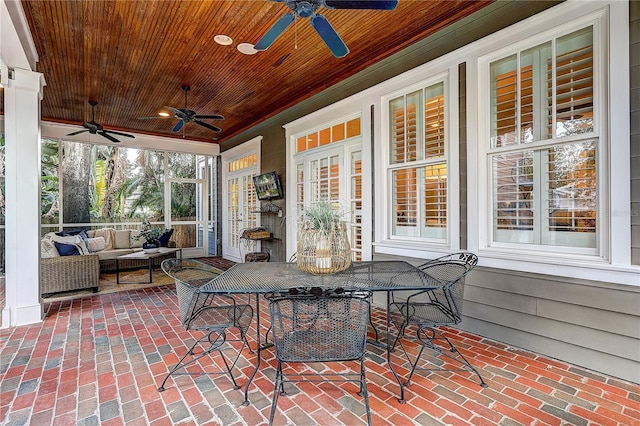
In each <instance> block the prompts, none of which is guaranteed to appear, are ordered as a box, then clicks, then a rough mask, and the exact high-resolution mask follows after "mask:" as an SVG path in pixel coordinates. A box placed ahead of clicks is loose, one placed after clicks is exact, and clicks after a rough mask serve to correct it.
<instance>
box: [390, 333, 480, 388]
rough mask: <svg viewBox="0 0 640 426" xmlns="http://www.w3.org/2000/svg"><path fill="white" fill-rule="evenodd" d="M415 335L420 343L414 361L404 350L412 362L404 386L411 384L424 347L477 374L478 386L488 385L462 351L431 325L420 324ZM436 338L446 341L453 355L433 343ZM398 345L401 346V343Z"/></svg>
mask: <svg viewBox="0 0 640 426" xmlns="http://www.w3.org/2000/svg"><path fill="white" fill-rule="evenodd" d="M416 337H417V338H418V341H419V342H420V343H421V347H420V352H418V356H417V357H416V359H415V362H413V363H412V362H411V360H410V359H409V356H408V354H407V352H406V350H405V351H404V352H405V356H407V359H409V363H410V364H412V367H411V372H410V373H409V377H408V378H407V382H406V383H405V386H407V387H409V386H410V385H411V377H412V376H413V373H414V372H415V371H416V370H417V369H418V368H417V366H418V362H419V361H420V357H421V356H422V353H423V352H424V350H425V349H430V350H432V351H434V352H436V353H438V355H443V356H446V357H447V358H449V359H451V360H453V361H456V362H457V363H459V364H461V365H462V368H463V369H464V370H467V371H471V372H473V373H475V374H476V375H477V376H478V379H479V380H480V386H482V387H483V388H486V387H488V385H487V384H486V383H485V381H484V379H483V378H482V376H481V375H480V373H479V372H478V370H476V368H475V367H474V366H473V365H471V363H470V362H469V361H468V360H467V359H466V358H465V357H464V355H462V353H460V351H458V349H457V348H456V347H455V346H454V345H453V343H451V341H450V340H449V339H448V338H447V337H446V336H445V335H444V334H442V333H441V332H439V331H437V330H435V329H433V328H431V327H426V326H422V327H420V328H418V331H416ZM437 338H440V339H442V340H444V341H445V342H447V345H448V346H449V352H453V353H454V355H449V354H448V353H446V352H445V351H443V349H442V348H441V347H440V346H437V345H436V344H435V343H434V341H435V340H436V339H437ZM400 345H401V346H402V343H401V344H400ZM403 349H404V347H403ZM456 355H457V356H456ZM421 370H446V369H435V368H434V369H430V368H423V369H421ZM454 371H458V370H454ZM460 371H461V370H460Z"/></svg>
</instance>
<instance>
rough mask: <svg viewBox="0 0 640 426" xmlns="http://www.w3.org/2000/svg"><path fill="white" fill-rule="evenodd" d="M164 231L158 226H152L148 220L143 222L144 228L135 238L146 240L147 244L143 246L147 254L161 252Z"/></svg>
mask: <svg viewBox="0 0 640 426" xmlns="http://www.w3.org/2000/svg"><path fill="white" fill-rule="evenodd" d="M161 235H162V231H161V230H160V228H158V227H157V226H153V227H152V226H151V223H149V221H148V220H147V219H145V220H143V221H142V228H141V229H140V233H139V234H138V235H137V236H135V237H133V238H134V239H136V240H139V239H140V238H144V240H145V242H144V243H143V244H142V249H143V250H144V251H145V253H156V252H158V251H159V250H160V240H159V238H160V236H161Z"/></svg>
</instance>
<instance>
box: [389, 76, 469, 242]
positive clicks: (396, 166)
mask: <svg viewBox="0 0 640 426" xmlns="http://www.w3.org/2000/svg"><path fill="white" fill-rule="evenodd" d="M455 75H457V73H456V74H455ZM439 83H442V84H443V91H444V99H445V103H444V110H445V141H444V145H445V146H444V149H445V154H444V159H443V160H441V161H438V163H440V162H443V163H444V164H445V165H446V167H447V227H446V228H445V230H444V237H436V236H431V237H427V236H420V235H419V234H421V233H422V232H421V231H420V229H426V227H424V225H423V224H422V223H420V219H421V217H422V215H423V214H424V211H423V208H422V207H424V200H423V196H422V194H420V193H419V192H420V189H421V188H422V186H421V185H420V182H418V186H417V188H416V189H417V191H418V196H417V200H416V202H417V203H418V205H419V206H422V207H420V208H419V214H418V217H417V219H418V223H416V227H415V229H414V232H413V234H414V235H411V234H412V232H410V230H407V231H409V232H407V233H405V234H404V235H401V233H400V232H396V233H395V234H394V233H393V218H394V213H393V208H394V201H393V195H394V194H393V189H392V188H393V172H394V171H396V170H408V169H421V168H424V167H425V166H429V165H431V164H432V163H434V160H433V159H430V158H422V159H419V160H415V161H406V162H402V163H391V152H390V151H391V141H390V140H389V134H390V133H389V132H390V130H391V129H390V128H389V114H390V111H389V102H390V101H391V100H393V99H396V98H399V97H401V96H406V95H409V94H411V93H414V92H416V91H418V90H423V89H425V88H428V87H431V86H434V85H436V84H439ZM450 86H451V79H450V77H449V75H448V73H441V74H438V75H434V76H433V77H431V78H429V79H427V80H423V81H421V82H419V83H417V84H414V85H411V86H408V87H406V88H403V89H402V90H399V91H396V92H394V93H391V94H388V95H385V96H383V97H382V100H381V104H382V114H383V121H381V123H382V124H383V132H385V131H386V132H387V133H386V135H387V136H386V138H385V139H386V141H387V144H386V154H387V156H386V158H387V161H386V164H385V169H386V171H385V175H386V178H387V185H388V188H391V189H392V190H391V191H388V192H386V207H387V210H386V211H385V214H386V217H387V221H386V228H385V229H386V233H385V235H386V238H387V239H388V240H389V241H402V242H403V243H405V242H407V243H409V244H413V243H418V244H429V245H435V246H443V245H444V246H447V247H448V246H449V245H450V228H451V214H452V212H451V208H452V207H453V206H452V205H451V202H452V200H451V193H452V191H458V190H459V187H458V185H456V187H455V188H454V187H452V186H451V181H450V178H451V175H450V174H451V170H450V168H449V166H450V164H451V162H452V158H451V156H450V152H451V146H450V145H451V144H452V139H451V136H450V132H451V130H452V129H451V125H450V122H451V120H452V119H453V115H456V116H457V109H456V111H455V114H453V113H452V108H451V106H450V105H451V101H452V97H451V93H450V92H451V91H450ZM424 101H425V99H423V100H422V102H423V103H424ZM454 103H455V105H456V106H457V104H458V102H457V92H456V99H455V101H454ZM423 108H424V106H423ZM420 113H421V114H424V109H421V110H420ZM456 123H457V120H456ZM424 124H425V123H422V126H421V129H419V131H418V133H419V137H418V139H421V140H418V141H417V143H418V147H419V148H418V149H423V150H424V149H425V148H424V142H425V141H424V137H425V136H424ZM385 127H386V128H385ZM384 134H385V133H383V135H384ZM456 134H457V132H456ZM457 142H458V139H457V138H456V139H455V143H457ZM418 178H420V173H418ZM423 179H424V177H423ZM416 230H417V231H418V233H417V235H416V232H415V231H416Z"/></svg>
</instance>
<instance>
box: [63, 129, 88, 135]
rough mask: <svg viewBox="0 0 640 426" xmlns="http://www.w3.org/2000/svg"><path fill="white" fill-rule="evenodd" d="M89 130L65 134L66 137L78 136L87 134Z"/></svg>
mask: <svg viewBox="0 0 640 426" xmlns="http://www.w3.org/2000/svg"><path fill="white" fill-rule="evenodd" d="M88 131H89V130H87V129H85V130H78V131H77V132H73V133H67V136H75V135H79V134H80V133H84V132H88Z"/></svg>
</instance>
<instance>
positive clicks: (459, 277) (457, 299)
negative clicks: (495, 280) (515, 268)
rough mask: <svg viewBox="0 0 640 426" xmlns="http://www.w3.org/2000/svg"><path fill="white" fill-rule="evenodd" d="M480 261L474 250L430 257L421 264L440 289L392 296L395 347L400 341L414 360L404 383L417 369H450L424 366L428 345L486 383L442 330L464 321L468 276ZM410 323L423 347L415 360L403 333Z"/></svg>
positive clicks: (408, 382)
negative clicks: (423, 356)
mask: <svg viewBox="0 0 640 426" xmlns="http://www.w3.org/2000/svg"><path fill="white" fill-rule="evenodd" d="M477 264H478V256H476V255H475V254H473V253H466V252H461V253H456V254H451V255H446V256H443V257H439V258H437V259H434V260H430V261H428V262H426V263H424V264H422V265H420V266H418V268H420V269H422V270H423V271H424V272H425V273H427V274H429V275H430V276H432V277H434V278H436V279H437V280H439V281H440V282H441V283H442V284H443V285H442V287H440V288H437V289H430V290H422V291H418V292H415V293H413V294H411V295H410V296H409V297H407V299H406V300H402V301H398V300H396V298H394V299H393V301H392V303H391V306H390V310H391V320H392V322H393V323H394V324H395V325H396V327H397V328H398V336H397V337H396V339H395V341H394V343H393V345H392V349H394V348H395V347H396V345H397V344H398V342H399V343H400V346H401V348H402V350H403V352H404V354H405V356H406V357H407V359H408V360H409V363H410V364H411V372H410V373H409V377H408V378H407V381H406V383H405V386H410V384H411V377H413V374H414V373H415V372H416V370H422V371H432V370H449V371H452V369H446V368H426V367H421V366H419V365H418V364H419V363H420V358H421V356H422V355H423V353H424V350H425V349H429V350H431V351H434V352H436V354H437V355H444V356H445V357H447V358H449V359H451V360H453V361H456V362H457V363H458V364H461V365H462V369H455V370H453V371H463V370H467V371H471V372H473V373H475V374H476V375H477V376H478V378H479V379H480V384H481V386H482V387H487V384H486V383H485V382H484V380H483V379H482V376H481V375H480V373H479V372H478V370H476V369H475V367H473V366H472V365H471V364H470V363H469V361H468V360H467V359H466V358H465V357H464V355H462V354H461V353H460V351H458V349H457V348H456V347H455V346H454V345H453V343H451V341H450V340H449V339H448V338H447V337H446V336H445V335H444V334H443V333H442V331H441V330H440V327H441V326H449V325H456V324H459V323H460V322H461V321H462V302H463V293H464V281H465V280H464V279H465V276H466V275H467V274H468V273H469V272H471V270H472V269H473V268H475V266H476V265H477ZM409 326H416V334H415V337H416V338H417V340H418V342H419V344H420V345H421V346H420V351H419V352H418V355H417V356H416V358H415V360H414V361H411V358H410V357H409V355H408V353H407V351H406V349H405V347H404V345H403V344H402V340H401V338H402V337H405V332H406V330H407V328H408V327H409Z"/></svg>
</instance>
